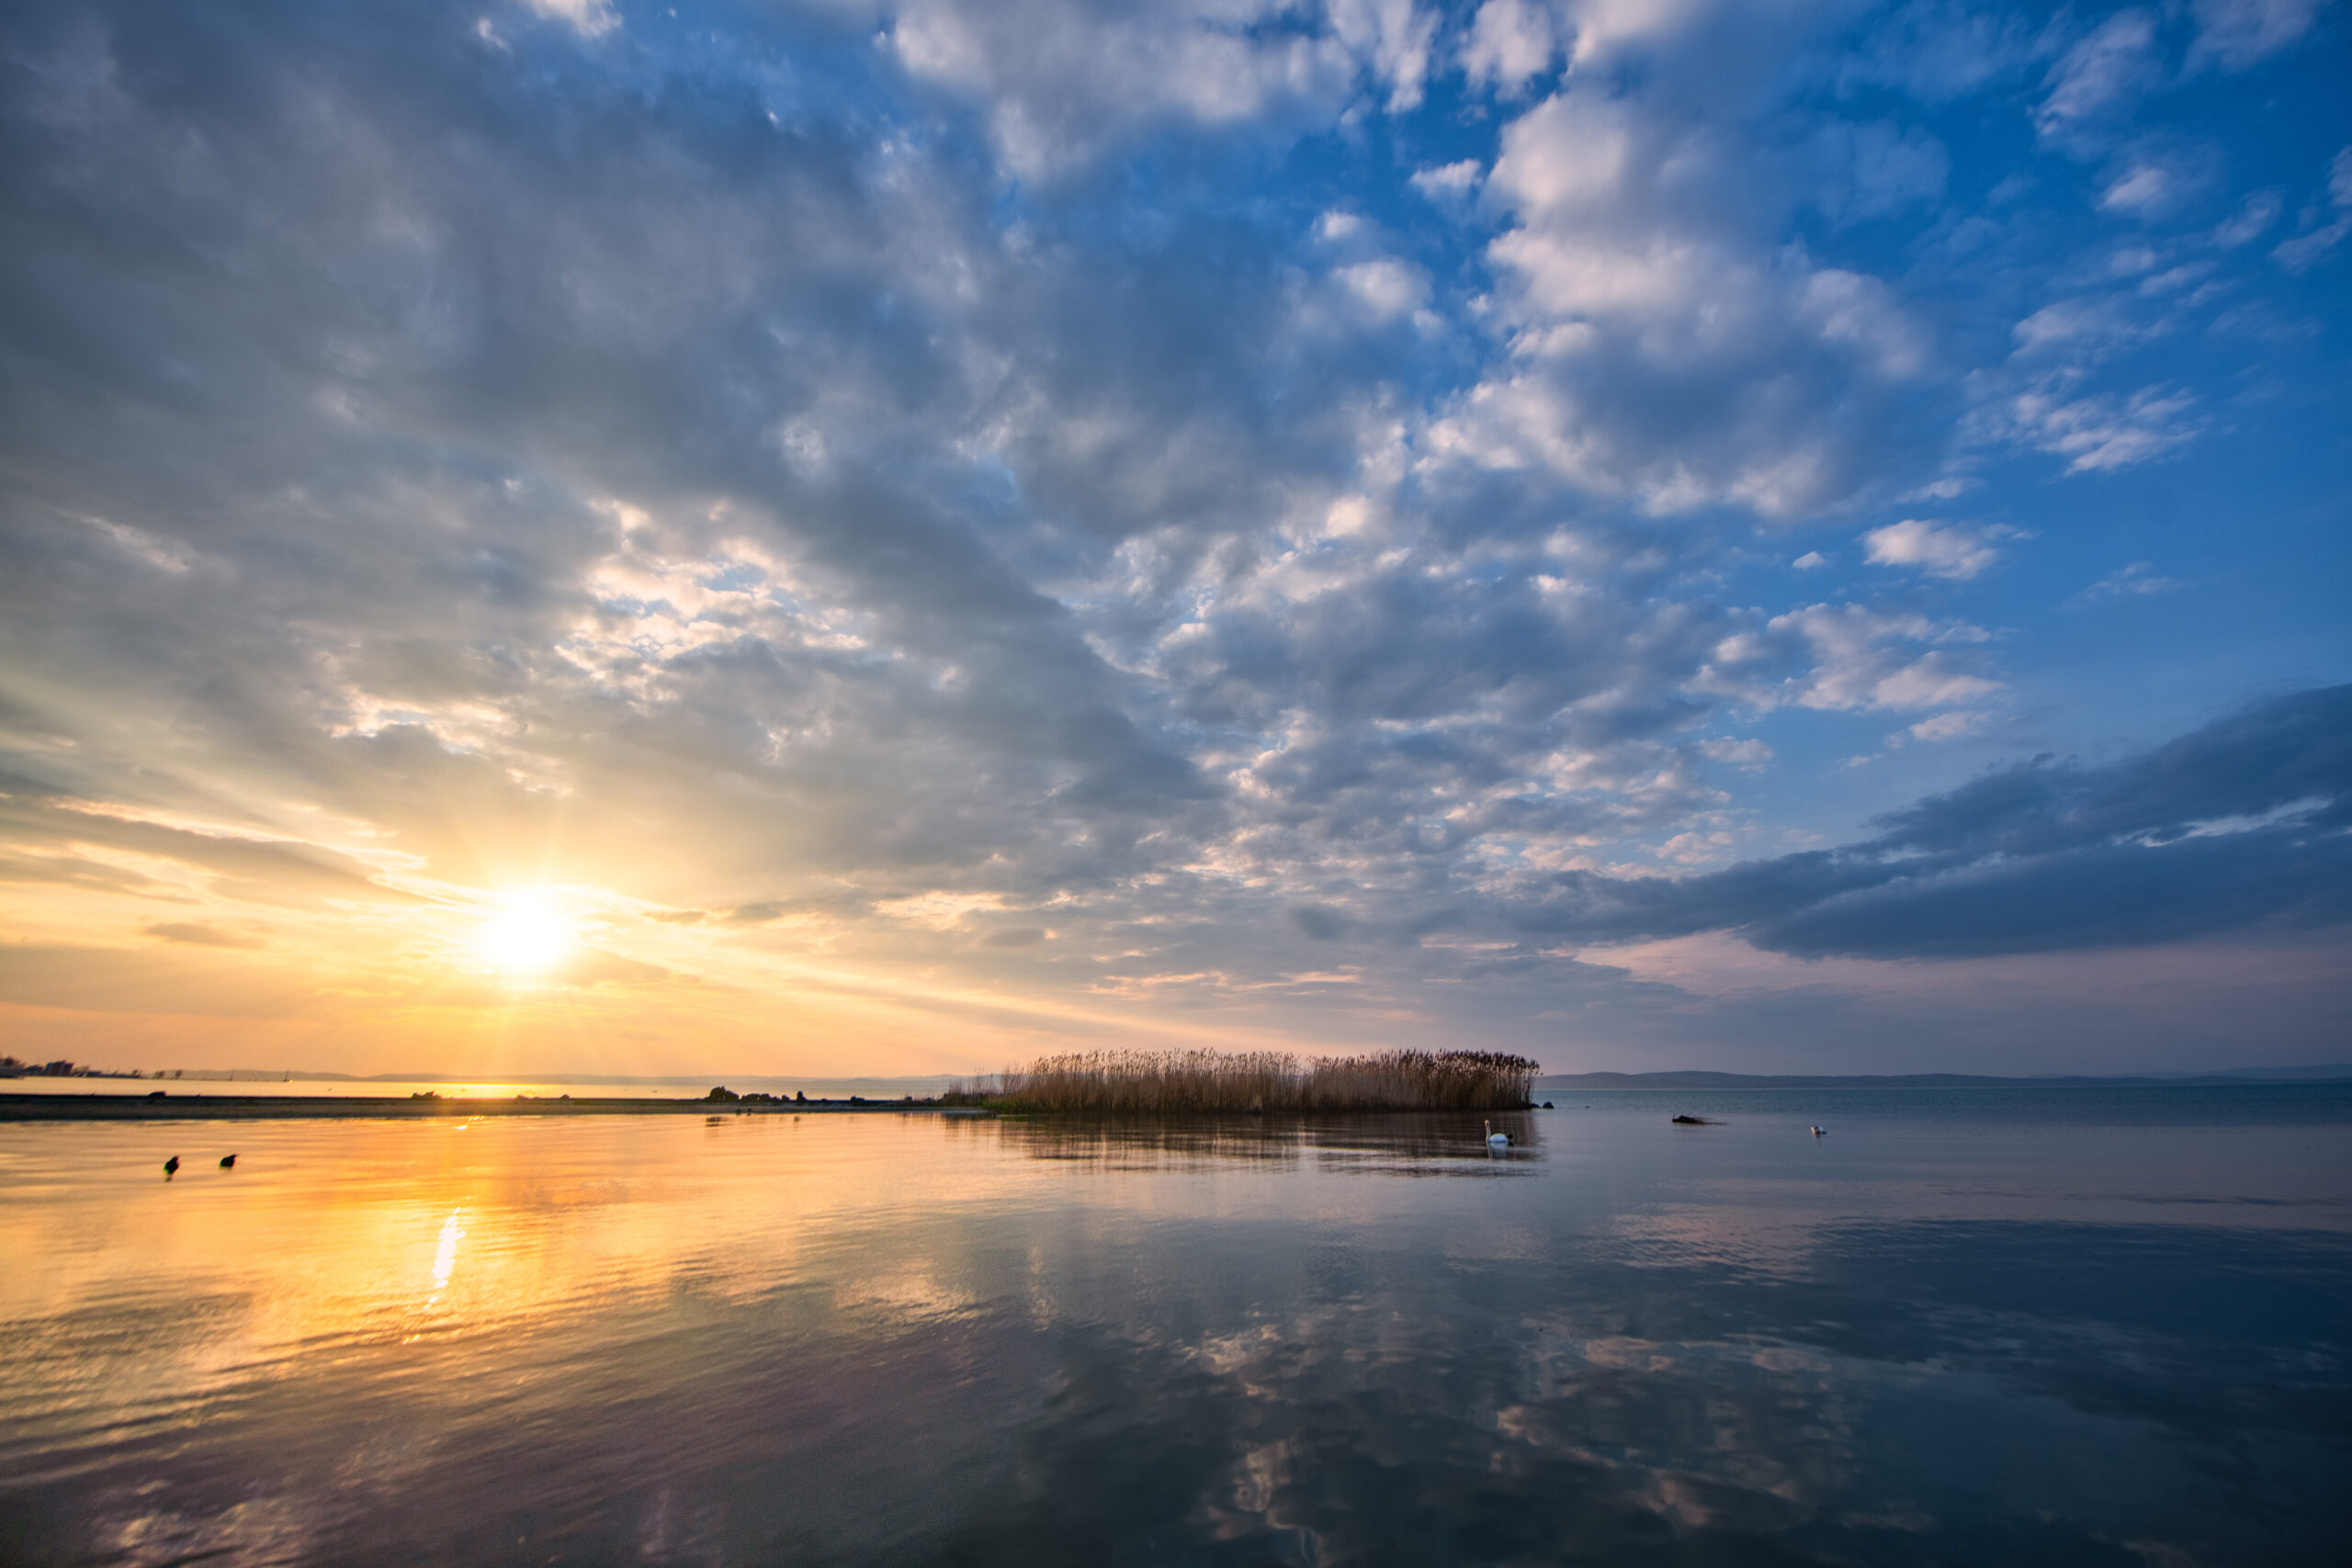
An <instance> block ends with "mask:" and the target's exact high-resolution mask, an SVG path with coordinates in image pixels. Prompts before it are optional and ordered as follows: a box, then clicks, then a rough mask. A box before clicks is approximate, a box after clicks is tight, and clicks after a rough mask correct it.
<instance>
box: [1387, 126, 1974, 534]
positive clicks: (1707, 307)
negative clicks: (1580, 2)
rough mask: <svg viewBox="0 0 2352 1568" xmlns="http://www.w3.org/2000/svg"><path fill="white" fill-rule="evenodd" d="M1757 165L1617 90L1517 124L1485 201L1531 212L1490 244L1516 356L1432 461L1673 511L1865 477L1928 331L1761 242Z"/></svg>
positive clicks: (1836, 492)
mask: <svg viewBox="0 0 2352 1568" xmlns="http://www.w3.org/2000/svg"><path fill="white" fill-rule="evenodd" d="M1880 162H1881V163H1882V164H1883V163H1884V162H1885V160H1884V159H1883V158H1882V159H1881V160H1880ZM1749 174H1750V171H1748V170H1747V169H1745V168H1744V167H1743V165H1742V164H1741V162H1740V160H1739V159H1738V158H1737V157H1736V155H1735V154H1734V144H1733V142H1732V141H1731V140H1730V139H1729V138H1728V137H1727V135H1726V134H1725V131H1724V129H1723V128H1716V127H1701V126H1693V125H1690V124H1686V123H1679V122H1677V121H1675V120H1672V119H1668V118H1659V117H1657V116H1655V115H1654V114H1653V113H1651V112H1648V111H1647V110H1646V109H1645V107H1644V106H1643V105H1641V104H1640V103H1638V102H1636V101H1634V100H1632V99H1630V98H1626V97H1612V96H1607V95H1606V94H1604V93H1603V92H1601V91H1600V90H1598V89H1597V88H1581V87H1573V86H1572V87H1571V88H1570V89H1568V90H1566V91H1563V92H1559V93H1555V94H1554V95H1553V96H1550V97H1548V98H1546V99H1544V101H1543V102H1542V103H1540V104H1538V105H1536V106H1535V107H1532V108H1531V109H1529V110H1528V112H1527V113H1526V114H1524V115H1522V116H1521V117H1520V118H1518V119H1516V120H1514V121H1513V122H1512V123H1511V124H1510V125H1509V126H1508V127H1506V128H1505V130H1504V131H1503V137H1502V152H1501V155H1500V157H1498V159H1497V160H1496V162H1495V164H1494V166H1493V169H1492V170H1491V172H1490V173H1489V175H1488V176H1487V185H1486V191H1485V197H1484V199H1485V201H1486V202H1487V205H1488V206H1489V207H1490V208H1492V209H1495V210H1498V211H1499V212H1502V213H1505V214H1507V215H1508V216H1509V217H1510V220H1511V224H1510V227H1509V228H1508V229H1507V230H1506V231H1504V232H1503V233H1502V234H1501V235H1499V236H1498V237H1497V238H1496V239H1495V240H1494V241H1493V243H1491V244H1490V245H1489V247H1488V251H1487V254H1488V256H1489V258H1490V259H1491V261H1492V262H1493V264H1494V265H1495V266H1496V267H1497V269H1498V272H1499V273H1500V274H1501V276H1502V278H1503V279H1504V281H1505V285H1506V287H1505V289H1504V291H1503V299H1504V312H1505V317H1504V319H1505V320H1506V321H1507V322H1508V324H1509V326H1510V331H1511V334H1512V335H1511V337H1510V351H1511V352H1510V360H1509V362H1508V363H1507V364H1506V365H1503V366H1500V367H1497V368H1496V369H1494V370H1493V371H1491V372H1490V373H1489V374H1488V375H1487V377H1486V378H1484V379H1483V380H1482V381H1481V382H1480V383H1479V384H1478V385H1476V386H1475V387H1473V388H1472V389H1469V390H1468V391H1467V392H1466V393H1465V394H1464V395H1463V396H1462V397H1461V398H1460V399H1459V400H1458V401H1457V402H1456V403H1455V405H1454V407H1453V409H1452V410H1451V411H1449V412H1448V413H1447V414H1446V415H1445V416H1444V417H1443V418H1442V419H1441V420H1440V421H1439V422H1438V423H1436V424H1435V425H1434V427H1433V428H1432V429H1431V430H1430V434H1429V435H1428V436H1427V437H1426V438H1425V443H1424V444H1425V446H1427V448H1428V449H1429V450H1430V452H1431V454H1432V457H1433V459H1434V460H1436V461H1439V462H1466V463H1472V464H1476V465H1479V466H1482V467H1486V468H1492V469H1498V470H1502V471H1523V470H1528V469H1537V470H1548V471H1549V472H1551V473H1553V474H1555V475H1558V476H1560V477H1561V478H1563V479H1567V480H1569V481H1571V482H1573V483H1575V484H1577V485H1579V486H1583V487H1586V488H1588V489H1589V490H1591V491H1595V492H1598V493H1600V494H1602V495H1606V496H1612V497H1617V496H1623V497H1626V498H1629V499H1631V500H1633V501H1634V502H1636V503H1637V504H1639V505H1641V506H1643V507H1644V508H1645V509H1647V510H1649V511H1652V512H1654V513H1672V512H1677V511H1683V510H1688V509H1691V508H1694V507H1699V506H1704V505H1713V504H1721V503H1724V502H1736V503H1737V504H1741V505H1744V506H1747V507H1751V508H1754V509H1755V510H1757V511H1758V512H1761V513H1765V514H1767V515H1771V516H1785V515H1792V514H1794V513H1798V512H1801V511H1803V510H1805V509H1807V508H1812V507H1818V506H1822V505H1826V504H1831V503H1834V502H1836V501H1837V500H1838V499H1839V498H1841V497H1843V496H1844V495H1846V494H1847V493H1849V491H1851V490H1852V489H1853V488H1854V487H1855V486H1856V485H1857V484H1859V483H1860V482H1862V479H1863V478H1864V475H1865V474H1866V472H1867V470H1868V468H1869V466H1870V462H1871V456H1870V452H1869V448H1870V446H1871V443H1872V442H1873V441H1874V440H1875V439H1877V438H1878V437H1880V436H1881V435H1882V434H1883V423H1882V422H1883V421H1884V420H1891V419H1892V418H1893V417H1894V408H1895V406H1896V399H1897V397H1898V396H1899V389H1901V388H1902V387H1903V386H1905V384H1906V383H1909V382H1910V381H1912V380H1913V379H1915V378H1917V377H1919V376H1920V375H1922V374H1923V373H1924V372H1925V371H1926V370H1927V368H1928V365H1929V355H1928V344H1927V341H1926V337H1925V334H1924V333H1922V332H1921V331H1920V329H1919V328H1918V326H1917V323H1915V322H1914V321H1912V319H1911V317H1910V315H1909V313H1908V312H1907V311H1906V310H1905V309H1904V307H1903V305H1902V304H1901V302H1900V301H1899V300H1898V299H1896V298H1895V296H1894V293H1893V291H1892V290H1891V289H1889V288H1887V286H1886V285H1885V284H1884V283H1883V281H1881V280H1880V279H1878V278H1876V277H1874V276H1870V275H1868V274H1866V273H1861V272H1857V271H1854V270H1851V269H1849V268H1843V267H1836V266H1825V265H1815V264H1813V263H1811V262H1810V261H1808V260H1807V259H1805V258H1804V256H1803V255H1802V254H1799V253H1798V252H1796V251H1795V250H1793V249H1792V248H1789V247H1775V246H1774V245H1773V244H1772V243H1770V240H1769V239H1768V238H1767V236H1766V234H1765V233H1762V232H1758V220H1759V219H1760V218H1761V217H1762V215H1761V214H1759V213H1758V210H1757V209H1758V199H1757V193H1756V192H1755V190H1754V189H1753V188H1752V186H1747V185H1746V184H1745V182H1746V180H1747V176H1748V175H1749ZM1924 178H1925V175H1917V176H1915V175H1909V174H1905V175H1902V176H1901V177H1900V178H1898V179H1896V180H1895V182H1894V186H1886V185H1885V184H1884V183H1883V181H1882V184H1881V186H1879V187H1877V188H1878V189H1880V190H1881V191H1882V192H1884V191H1886V190H1890V189H1893V188H1895V186H1904V185H1905V182H1906V181H1912V182H1915V183H1916V181H1917V179H1924ZM1858 188H1860V187H1858ZM1856 199H1861V198H1860V197H1857V198H1856ZM1870 199H1871V200H1880V199H1884V197H1883V195H1882V196H1879V197H1871V198H1870Z"/></svg>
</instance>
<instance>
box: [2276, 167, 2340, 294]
mask: <svg viewBox="0 0 2352 1568" xmlns="http://www.w3.org/2000/svg"><path fill="white" fill-rule="evenodd" d="M2331 212H2332V213H2333V214H2334V216H2333V217H2331V216H2329V214H2330V213H2331ZM2346 234H2352V147H2346V148H2344V149H2343V150H2342V151H2340V152H2337V153H2336V154H2335V157H2334V158H2332V159H2330V160H2329V161H2328V165H2327V197H2326V201H2325V202H2324V203H2322V202H2321V201H2320V200H2319V199H2317V198H2313V199H2312V201H2311V202H2310V203H2309V204H2308V205H2307V206H2305V208H2304V209H2303V213H2302V219H2301V232H2300V233H2298V234H2296V235H2295V236H2294V237H2293V238H2292V239H2290V240H2283V241H2281V242H2280V243H2279V244H2278V248H2277V249H2275V250H2273V251H2272V252H2271V253H2270V254H2271V256H2272V258H2273V259H2274V260H2276V261H2277V262H2278V265H2280V266H2282V267H2285V268H2286V269H2287V270H2288V271H2289V272H2292V273H2301V272H2309V271H2310V270H2311V269H2312V267H2314V266H2316V265H2319V262H2320V260H2321V258H2322V257H2324V256H2325V255H2326V254H2328V253H2329V252H2330V251H2332V250H2334V249H2335V247H2336V246H2337V245H2339V244H2341V243H2344V236H2345V235H2346Z"/></svg>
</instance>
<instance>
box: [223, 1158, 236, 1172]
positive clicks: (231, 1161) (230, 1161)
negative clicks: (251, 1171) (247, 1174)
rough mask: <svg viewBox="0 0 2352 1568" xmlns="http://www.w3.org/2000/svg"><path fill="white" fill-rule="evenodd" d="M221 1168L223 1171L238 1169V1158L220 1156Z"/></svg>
mask: <svg viewBox="0 0 2352 1568" xmlns="http://www.w3.org/2000/svg"><path fill="white" fill-rule="evenodd" d="M220 1168H221V1169H223V1170H234V1169H236V1168H237V1156H235V1155H222V1156H220Z"/></svg>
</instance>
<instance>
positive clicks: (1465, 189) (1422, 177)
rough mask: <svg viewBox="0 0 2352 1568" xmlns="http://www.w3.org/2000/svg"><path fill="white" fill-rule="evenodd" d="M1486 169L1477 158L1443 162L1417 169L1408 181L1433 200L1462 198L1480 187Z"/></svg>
mask: <svg viewBox="0 0 2352 1568" xmlns="http://www.w3.org/2000/svg"><path fill="white" fill-rule="evenodd" d="M1485 177H1486V171H1485V170H1484V169H1483V168H1481V167H1480V166H1479V164H1478V161H1477V160H1476V159H1475V158H1464V159H1463V160H1461V161H1460V162H1459V163H1453V164H1439V165H1438V166H1437V167H1435V168H1431V169H1421V170H1419V171H1417V172H1416V173H1415V174H1414V175H1413V176H1412V178H1411V179H1410V180H1408V181H1407V182H1406V183H1408V185H1410V186H1412V187H1413V188H1414V189H1415V190H1417V191H1419V192H1420V193H1421V194H1422V195H1423V196H1425V197H1428V198H1430V200H1431V201H1439V200H1460V199H1461V198H1462V197H1466V196H1468V195H1469V194H1470V193H1471V192H1472V191H1474V190H1476V189H1477V188H1478V182H1479V181H1480V180H1482V179H1484V178H1485Z"/></svg>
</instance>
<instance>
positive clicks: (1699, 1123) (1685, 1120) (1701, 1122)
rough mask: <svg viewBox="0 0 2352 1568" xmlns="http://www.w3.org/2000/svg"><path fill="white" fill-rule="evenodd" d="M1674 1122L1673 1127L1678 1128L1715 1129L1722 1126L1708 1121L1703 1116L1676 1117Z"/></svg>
mask: <svg viewBox="0 0 2352 1568" xmlns="http://www.w3.org/2000/svg"><path fill="white" fill-rule="evenodd" d="M1674 1121H1675V1125H1677V1126H1679V1127H1715V1126H1720V1125H1722V1123H1720V1122H1710V1121H1708V1120H1707V1119H1706V1118H1705V1117H1704V1116H1677V1117H1676V1118H1675V1119H1674Z"/></svg>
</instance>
